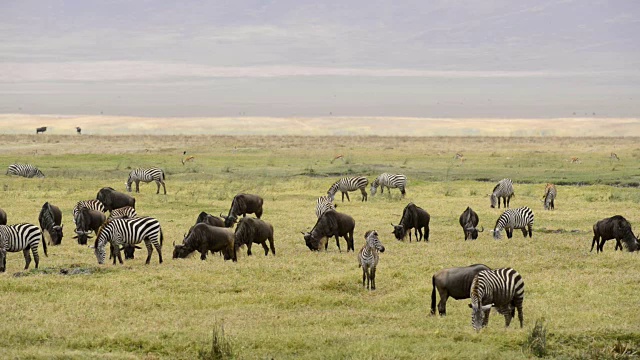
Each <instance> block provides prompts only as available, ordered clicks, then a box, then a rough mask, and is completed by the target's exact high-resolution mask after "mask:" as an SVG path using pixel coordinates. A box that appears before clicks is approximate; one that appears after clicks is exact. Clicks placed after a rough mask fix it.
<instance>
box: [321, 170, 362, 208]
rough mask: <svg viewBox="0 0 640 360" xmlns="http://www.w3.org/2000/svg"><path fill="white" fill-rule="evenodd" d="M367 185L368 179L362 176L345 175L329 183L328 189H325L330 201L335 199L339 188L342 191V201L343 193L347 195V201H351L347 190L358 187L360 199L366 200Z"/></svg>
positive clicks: (354, 189) (353, 189)
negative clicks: (360, 194)
mask: <svg viewBox="0 0 640 360" xmlns="http://www.w3.org/2000/svg"><path fill="white" fill-rule="evenodd" d="M367 185H369V180H368V179H367V178H366V177H364V176H355V177H346V178H342V179H340V180H338V181H336V182H335V183H334V184H333V185H331V187H330V188H329V191H327V195H329V198H331V201H335V197H336V193H337V192H338V190H339V191H340V192H342V202H344V196H345V195H347V201H351V199H349V191H356V190H358V189H360V192H361V193H362V201H367Z"/></svg>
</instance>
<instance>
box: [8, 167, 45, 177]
mask: <svg viewBox="0 0 640 360" xmlns="http://www.w3.org/2000/svg"><path fill="white" fill-rule="evenodd" d="M6 175H17V176H22V177H26V178H33V177H37V178H43V177H44V174H43V173H42V171H40V169H38V168H37V167H35V166H33V165H31V164H11V165H9V167H8V168H7V173H6Z"/></svg>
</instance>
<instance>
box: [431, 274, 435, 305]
mask: <svg viewBox="0 0 640 360" xmlns="http://www.w3.org/2000/svg"><path fill="white" fill-rule="evenodd" d="M431 285H433V290H431V315H434V314H435V313H436V276H435V275H433V276H432V277H431Z"/></svg>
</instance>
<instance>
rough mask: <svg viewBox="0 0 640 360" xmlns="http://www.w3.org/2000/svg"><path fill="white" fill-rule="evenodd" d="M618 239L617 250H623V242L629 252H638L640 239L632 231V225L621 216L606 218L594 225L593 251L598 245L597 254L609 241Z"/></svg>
mask: <svg viewBox="0 0 640 360" xmlns="http://www.w3.org/2000/svg"><path fill="white" fill-rule="evenodd" d="M611 239H616V247H615V250H618V249H620V250H622V248H623V247H622V244H621V243H620V242H621V241H622V242H624V243H625V245H626V248H627V250H628V251H631V252H633V251H636V250H638V239H637V237H636V236H635V235H634V234H633V231H632V230H631V224H630V223H629V221H627V219H625V218H624V217H622V216H621V215H615V216H612V217H610V218H604V219H602V220H600V221H598V222H596V223H595V224H594V225H593V241H592V242H591V250H589V251H593V246H594V245H596V253H598V252H600V251H603V248H604V244H605V243H606V242H607V240H611Z"/></svg>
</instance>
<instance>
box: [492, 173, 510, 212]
mask: <svg viewBox="0 0 640 360" xmlns="http://www.w3.org/2000/svg"><path fill="white" fill-rule="evenodd" d="M514 195H515V194H514V192H513V182H512V181H511V179H502V180H500V181H498V183H497V184H496V186H495V187H494V188H493V193H492V194H491V207H492V208H495V207H496V202H497V203H498V209H500V198H502V201H503V202H504V207H505V208H508V207H509V202H510V201H511V197H512V196H514Z"/></svg>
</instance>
